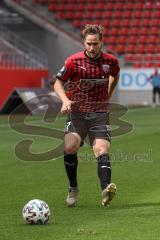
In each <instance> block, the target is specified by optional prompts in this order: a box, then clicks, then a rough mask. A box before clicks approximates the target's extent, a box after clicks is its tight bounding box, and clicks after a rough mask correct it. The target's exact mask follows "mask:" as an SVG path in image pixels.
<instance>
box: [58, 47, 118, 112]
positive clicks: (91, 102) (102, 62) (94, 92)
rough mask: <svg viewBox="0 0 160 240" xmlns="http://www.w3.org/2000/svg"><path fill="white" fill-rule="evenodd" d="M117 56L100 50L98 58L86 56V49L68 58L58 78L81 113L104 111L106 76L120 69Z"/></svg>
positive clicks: (115, 73)
mask: <svg viewBox="0 0 160 240" xmlns="http://www.w3.org/2000/svg"><path fill="white" fill-rule="evenodd" d="M119 70H120V68H119V63H118V59H117V58H116V57H115V56H113V55H112V54H108V53H103V52H101V55H100V57H99V58H97V59H91V58H89V57H88V56H87V55H86V53H85V51H82V52H79V53H76V54H74V55H72V56H70V57H68V58H67V59H66V61H65V64H64V66H63V67H62V69H61V70H60V71H59V72H58V73H57V76H56V77H57V78H58V79H60V80H62V81H64V82H65V85H64V87H65V90H66V93H67V95H68V97H69V98H70V100H72V101H75V102H76V103H77V107H78V108H79V111H82V112H95V111H96V112H97V111H99V112H104V111H106V105H107V99H108V83H109V77H110V76H113V77H115V76H116V75H117V74H118V72H119Z"/></svg>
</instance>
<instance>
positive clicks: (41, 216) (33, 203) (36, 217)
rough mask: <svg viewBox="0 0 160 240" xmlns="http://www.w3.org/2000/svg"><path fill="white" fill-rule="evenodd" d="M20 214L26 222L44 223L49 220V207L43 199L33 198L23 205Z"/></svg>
mask: <svg viewBox="0 0 160 240" xmlns="http://www.w3.org/2000/svg"><path fill="white" fill-rule="evenodd" d="M22 215H23V218H24V221H25V222H26V223H27V224H46V223H47V222H48V221H49V217H50V209H49V206H48V204H47V203H46V202H44V201H43V200H40V199H33V200H30V201H29V202H28V203H27V204H26V205H25V206H24V208H23V210H22Z"/></svg>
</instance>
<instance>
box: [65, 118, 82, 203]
mask: <svg viewBox="0 0 160 240" xmlns="http://www.w3.org/2000/svg"><path fill="white" fill-rule="evenodd" d="M85 136H86V131H85V126H84V123H83V120H81V119H80V118H79V116H69V118H68V119H67V122H66V127H65V137H64V164H65V170H66V173H67V176H68V179H69V184H70V186H69V192H68V195H67V199H66V202H67V204H68V206H69V207H73V206H75V204H76V202H77V195H78V192H79V189H78V183H77V166H78V159H77V151H78V149H79V147H80V146H81V144H82V141H83V139H84V138H85Z"/></svg>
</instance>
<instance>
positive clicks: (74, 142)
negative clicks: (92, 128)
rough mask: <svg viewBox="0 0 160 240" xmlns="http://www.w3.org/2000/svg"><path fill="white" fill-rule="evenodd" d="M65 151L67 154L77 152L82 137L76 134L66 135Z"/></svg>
mask: <svg viewBox="0 0 160 240" xmlns="http://www.w3.org/2000/svg"><path fill="white" fill-rule="evenodd" d="M64 142H65V143H64V151H65V152H66V153H67V154H73V153H75V152H77V150H78V149H79V146H80V139H79V138H78V137H77V136H74V135H72V134H67V135H65V141H64Z"/></svg>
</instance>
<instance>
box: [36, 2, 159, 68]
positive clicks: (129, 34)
mask: <svg viewBox="0 0 160 240" xmlns="http://www.w3.org/2000/svg"><path fill="white" fill-rule="evenodd" d="M36 5H41V6H44V8H48V11H50V12H53V14H54V15H55V16H56V17H57V18H58V19H62V20H66V21H67V22H69V23H70V24H71V25H73V26H74V27H75V28H79V29H81V27H82V26H83V25H84V24H86V23H98V24H103V25H104V26H105V27H106V33H105V36H104V42H105V44H106V50H107V51H108V50H109V51H115V52H116V53H118V54H119V55H120V56H121V57H123V58H124V61H125V62H126V65H128V66H130V65H132V66H135V67H146V66H147V67H160V62H159V60H157V59H159V52H160V51H159V50H160V49H159V48H160V47H159V39H160V30H159V22H160V2H159V1H156V0H142V1H138V0H136V1H127V0H120V1H118V0H112V1H97V0H88V1H87V2H86V1H85V0H62V1H58V0H32V6H33V7H34V6H36Z"/></svg>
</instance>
